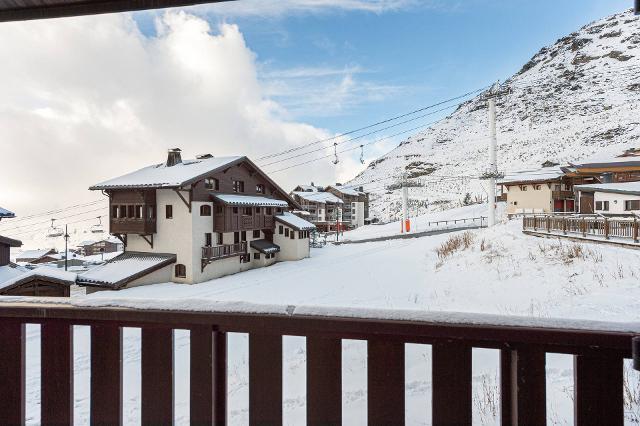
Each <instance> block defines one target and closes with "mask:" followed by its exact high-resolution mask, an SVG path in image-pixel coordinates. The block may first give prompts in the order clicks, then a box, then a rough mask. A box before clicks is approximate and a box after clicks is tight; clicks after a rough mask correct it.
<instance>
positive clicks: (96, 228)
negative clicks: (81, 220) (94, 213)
mask: <svg viewBox="0 0 640 426" xmlns="http://www.w3.org/2000/svg"><path fill="white" fill-rule="evenodd" d="M96 219H98V223H97V224H95V225H91V229H90V231H91V233H92V234H102V233H103V232H104V228H103V227H102V216H98V217H97V218H96Z"/></svg>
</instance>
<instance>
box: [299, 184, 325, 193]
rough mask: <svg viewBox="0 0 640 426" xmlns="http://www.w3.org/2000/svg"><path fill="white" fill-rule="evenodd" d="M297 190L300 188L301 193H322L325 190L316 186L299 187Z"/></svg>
mask: <svg viewBox="0 0 640 426" xmlns="http://www.w3.org/2000/svg"><path fill="white" fill-rule="evenodd" d="M296 188H300V191H304V192H321V191H322V190H323V189H324V188H322V187H321V186H316V185H298V186H296Z"/></svg>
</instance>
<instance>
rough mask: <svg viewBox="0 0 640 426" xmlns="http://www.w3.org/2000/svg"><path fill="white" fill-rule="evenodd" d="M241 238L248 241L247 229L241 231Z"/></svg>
mask: <svg viewBox="0 0 640 426" xmlns="http://www.w3.org/2000/svg"><path fill="white" fill-rule="evenodd" d="M240 239H241V240H242V241H247V231H242V232H241V233H240Z"/></svg>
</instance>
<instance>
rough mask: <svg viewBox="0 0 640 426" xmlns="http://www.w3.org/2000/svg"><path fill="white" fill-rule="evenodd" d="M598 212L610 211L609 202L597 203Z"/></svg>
mask: <svg viewBox="0 0 640 426" xmlns="http://www.w3.org/2000/svg"><path fill="white" fill-rule="evenodd" d="M596 210H602V211H609V202H608V201H596Z"/></svg>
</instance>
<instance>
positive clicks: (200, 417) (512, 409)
mask: <svg viewBox="0 0 640 426" xmlns="http://www.w3.org/2000/svg"><path fill="white" fill-rule="evenodd" d="M83 304H84V305H83ZM89 304H92V305H93V306H90V305H89ZM101 305H103V306H101ZM140 306H144V307H145V309H141V308H140ZM185 309H188V310H185ZM27 323H30V324H34V323H35V324H40V325H41V341H40V344H41V371H42V375H41V378H42V380H41V389H40V394H41V398H40V399H41V411H42V416H41V423H42V424H43V425H51V424H65V425H66V424H73V400H74V395H73V394H74V386H73V376H74V372H73V353H74V343H73V339H72V336H73V326H76V325H83V326H89V327H90V330H91V339H90V340H91V343H90V344H91V355H90V365H91V375H90V377H91V379H90V380H91V383H90V389H89V395H84V397H85V398H86V397H88V398H89V400H90V407H91V408H90V417H91V418H90V421H91V424H109V425H117V424H122V409H123V384H122V383H123V380H122V377H123V376H122V375H123V364H122V357H123V342H122V332H123V328H125V327H138V328H140V329H141V340H140V342H141V343H140V346H141V358H140V364H141V423H142V424H145V425H146V424H163V425H164V424H172V422H173V419H174V413H173V410H174V403H173V398H174V393H175V392H176V391H175V388H174V384H173V377H174V374H175V370H174V363H173V357H174V351H173V332H174V330H176V329H187V330H189V331H190V355H189V356H190V367H189V368H190V372H189V375H190V384H189V387H190V388H189V395H190V404H189V413H190V414H189V416H190V422H191V424H202V425H211V424H215V425H225V424H226V422H227V410H228V406H227V392H228V391H227V333H230V332H240V333H248V334H249V409H248V412H249V421H250V424H252V425H253V424H265V425H279V424H282V420H283V397H282V395H283V368H286V366H285V367H283V356H282V355H283V351H282V342H283V336H285V335H294V336H305V337H306V368H307V376H306V386H307V400H306V407H307V424H310V425H321V424H322V425H324V424H328V425H334V424H335V425H337V424H341V423H342V364H341V363H342V361H341V359H342V339H361V340H366V341H367V352H368V359H367V367H366V368H367V382H368V385H367V398H368V402H367V420H368V423H369V424H373V425H381V424H393V425H402V424H404V422H405V386H406V383H407V381H406V378H405V344H406V343H418V344H428V345H431V346H432V400H431V404H432V423H433V424H434V425H467V424H471V422H472V392H471V390H472V369H471V365H472V348H474V347H477V348H493V349H498V350H500V353H501V360H500V371H501V372H500V382H501V383H500V389H501V392H500V394H501V397H500V398H501V408H500V410H501V416H502V424H504V425H506V424H509V425H524V424H531V425H544V424H546V394H545V386H546V385H545V356H546V353H548V352H556V353H565V354H572V355H574V357H575V368H574V374H575V386H574V389H573V392H574V395H573V399H574V403H575V417H576V418H575V420H576V424H577V425H604V424H606V425H612V426H616V425H622V424H623V420H624V419H623V417H624V416H623V405H624V401H623V360H624V358H630V357H631V356H632V340H633V337H634V336H635V335H637V334H640V324H638V323H607V322H597V321H573V320H554V319H543V318H523V317H513V316H496V315H480V314H468V313H451V312H424V311H409V310H381V309H357V308H332V307H312V306H306V307H305V306H284V305H283V306H281V305H255V304H247V303H228V302H227V303H223V302H218V303H212V302H210V301H209V302H204V301H202V300H196V299H194V300H179V301H175V302H167V301H154V300H153V299H149V300H139V299H136V300H131V301H130V302H127V301H119V302H117V301H110V300H108V299H104V300H101V299H96V300H84V301H83V300H79V301H75V302H74V301H65V302H56V303H53V302H51V301H41V302H40V303H38V302H28V301H25V299H24V298H21V299H3V301H1V302H0V342H1V343H2V344H1V345H0V365H2V370H0V371H2V373H0V374H1V377H2V381H1V384H0V424H23V423H24V420H25V418H24V416H25V413H24V407H25V387H24V386H25V385H24V383H25V382H24V377H25V376H24V375H25V324H27Z"/></svg>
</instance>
